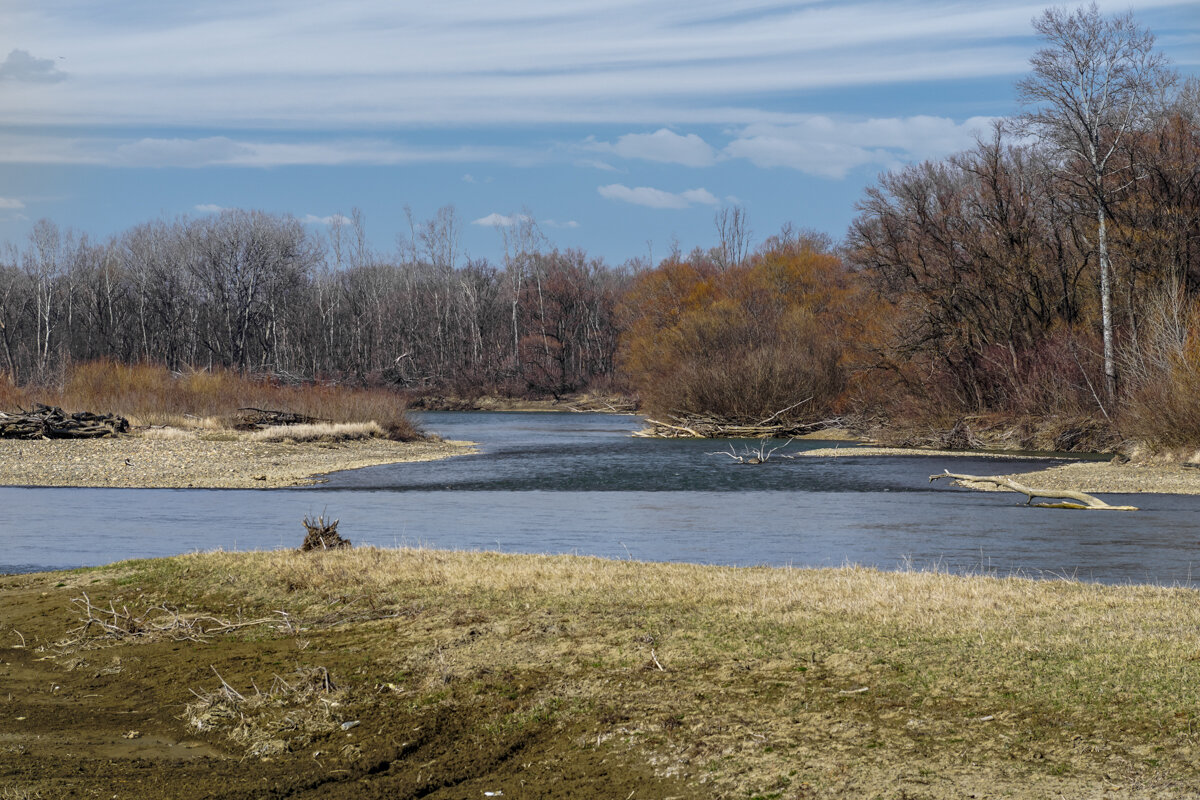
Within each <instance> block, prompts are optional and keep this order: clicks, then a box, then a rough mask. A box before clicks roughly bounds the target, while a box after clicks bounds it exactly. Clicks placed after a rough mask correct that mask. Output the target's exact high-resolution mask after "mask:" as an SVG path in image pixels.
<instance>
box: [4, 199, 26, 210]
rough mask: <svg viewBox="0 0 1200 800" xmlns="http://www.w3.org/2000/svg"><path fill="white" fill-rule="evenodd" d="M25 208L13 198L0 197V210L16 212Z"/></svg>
mask: <svg viewBox="0 0 1200 800" xmlns="http://www.w3.org/2000/svg"><path fill="white" fill-rule="evenodd" d="M24 207H25V204H24V203H22V202H21V201H20V200H17V199H16V198H15V197H0V209H4V210H5V211H10V210H11V211H17V210H19V209H22V208H24Z"/></svg>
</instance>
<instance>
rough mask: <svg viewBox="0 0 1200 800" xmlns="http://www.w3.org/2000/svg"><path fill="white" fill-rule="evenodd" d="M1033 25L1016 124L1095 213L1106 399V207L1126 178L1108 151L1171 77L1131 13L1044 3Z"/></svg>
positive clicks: (1112, 378)
mask: <svg viewBox="0 0 1200 800" xmlns="http://www.w3.org/2000/svg"><path fill="white" fill-rule="evenodd" d="M1033 27H1034V29H1035V30H1036V31H1037V32H1038V34H1040V35H1041V36H1042V38H1043V39H1044V40H1045V41H1046V44H1047V46H1046V47H1044V48H1042V49H1041V50H1039V51H1038V52H1037V53H1036V54H1035V55H1034V56H1033V58H1032V59H1031V61H1030V63H1031V65H1032V67H1033V74H1032V75H1030V76H1029V77H1027V78H1025V79H1024V80H1022V81H1020V82H1019V83H1018V84H1017V91H1018V96H1019V97H1020V99H1021V101H1022V103H1024V104H1025V106H1026V107H1027V109H1028V110H1027V111H1026V113H1025V115H1024V117H1023V118H1022V121H1023V123H1024V126H1025V127H1026V128H1027V129H1028V130H1030V131H1031V132H1034V133H1037V134H1039V135H1040V137H1041V139H1042V141H1043V142H1044V143H1045V144H1046V145H1048V146H1050V147H1052V148H1053V149H1054V150H1056V151H1057V153H1058V155H1059V157H1060V166H1061V168H1062V171H1063V175H1064V177H1066V178H1067V179H1068V180H1069V181H1071V182H1072V184H1073V185H1075V187H1076V188H1077V190H1078V191H1079V193H1080V194H1081V195H1083V196H1084V197H1085V198H1086V199H1087V200H1088V201H1089V204H1090V205H1091V206H1092V209H1091V210H1092V212H1093V213H1094V214H1095V219H1096V243H1095V250H1096V255H1097V258H1098V260H1099V268H1100V302H1101V326H1102V329H1103V336H1104V373H1105V375H1106V376H1107V389H1108V395H1109V398H1110V399H1111V398H1112V397H1113V396H1114V395H1115V394H1116V390H1117V370H1116V361H1115V353H1114V347H1113V321H1112V318H1113V314H1112V294H1113V291H1112V264H1111V261H1110V257H1109V251H1108V232H1107V223H1108V218H1109V209H1108V207H1109V204H1110V203H1111V202H1112V200H1113V198H1114V197H1115V195H1116V194H1117V193H1118V192H1119V191H1121V189H1122V188H1124V187H1122V185H1121V184H1122V183H1124V182H1127V180H1128V179H1129V178H1128V176H1123V175H1121V174H1118V173H1119V171H1120V167H1119V160H1118V159H1114V157H1113V156H1114V155H1115V154H1116V153H1117V152H1118V148H1120V147H1121V145H1122V143H1123V140H1124V139H1125V137H1127V136H1129V135H1131V133H1132V132H1133V131H1134V130H1135V129H1136V128H1137V127H1138V126H1139V124H1140V123H1142V122H1143V121H1145V120H1146V118H1147V117H1148V116H1149V114H1150V112H1151V110H1152V109H1153V108H1154V106H1155V103H1156V101H1157V100H1158V99H1159V97H1160V95H1161V91H1162V90H1163V89H1165V88H1166V87H1167V86H1169V85H1170V84H1171V83H1173V82H1174V79H1175V77H1174V74H1173V73H1172V72H1171V71H1170V70H1169V69H1167V66H1166V63H1167V62H1166V58H1165V56H1163V55H1162V54H1160V53H1158V52H1156V51H1155V49H1154V35H1153V34H1151V33H1150V32H1149V31H1145V30H1143V29H1141V28H1140V27H1139V26H1138V25H1137V23H1136V22H1134V19H1133V15H1132V14H1128V13H1127V14H1123V15H1121V16H1118V17H1113V18H1112V19H1105V18H1104V17H1102V16H1101V15H1100V11H1099V9H1098V8H1097V7H1096V4H1095V3H1092V4H1091V5H1090V6H1088V7H1087V8H1080V9H1077V10H1075V11H1073V12H1068V11H1067V10H1065V9H1062V8H1051V9H1047V10H1046V11H1045V12H1043V13H1042V15H1041V16H1040V17H1038V18H1037V19H1035V20H1034V21H1033Z"/></svg>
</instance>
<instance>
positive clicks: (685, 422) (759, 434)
mask: <svg viewBox="0 0 1200 800" xmlns="http://www.w3.org/2000/svg"><path fill="white" fill-rule="evenodd" d="M669 419H670V420H671V422H663V421H661V420H657V419H651V418H650V417H646V423H647V427H646V428H643V429H642V430H640V431H638V432H637V433H635V434H633V435H634V436H641V437H645V438H655V439H766V438H770V439H791V438H794V437H796V436H804V435H806V434H809V433H816V432H817V431H823V430H827V429H829V428H839V427H842V425H843V421H842V420H841V419H826V420H821V421H820V422H771V421H770V420H764V421H762V422H757V423H754V422H749V423H747V422H737V421H730V420H723V419H719V418H716V417H669Z"/></svg>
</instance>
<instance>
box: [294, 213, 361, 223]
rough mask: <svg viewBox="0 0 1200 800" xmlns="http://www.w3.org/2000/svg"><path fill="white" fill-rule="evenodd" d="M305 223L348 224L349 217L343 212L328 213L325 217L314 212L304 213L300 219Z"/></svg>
mask: <svg viewBox="0 0 1200 800" xmlns="http://www.w3.org/2000/svg"><path fill="white" fill-rule="evenodd" d="M300 221H301V222H303V223H304V224H305V225H349V224H350V218H349V217H347V216H345V215H344V214H330V215H329V216H327V217H319V216H317V215H316V214H305V215H304V216H303V217H302V218H301V219H300Z"/></svg>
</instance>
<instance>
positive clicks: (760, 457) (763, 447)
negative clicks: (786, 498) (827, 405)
mask: <svg viewBox="0 0 1200 800" xmlns="http://www.w3.org/2000/svg"><path fill="white" fill-rule="evenodd" d="M794 438H795V437H793V438H792V439H788V440H787V441H786V442H784V443H783V444H781V445H776V446H775V447H772V448H771V449H770V450H768V449H767V440H766V439H763V440H762V441H761V442H759V445H758V449H757V450H755V449H754V448H753V447H750V446H749V445H747V446H746V447H744V448H743V449H742V452H741V453H738V452H737V451H735V450H734V449H733V445H732V444H731V445H729V452H725V451H724V450H718V451H716V452H712V453H705V455H710V456H729V457H730V458H732V459H733V460H734V461H736V462H737V463H739V464H765V463H767V462H768V461H770V460H771V456H772V455H774V454H775V452H776V451H777V450H782V449H783V448H785V447H787V446H788V445H789V444H791V443H792V441H793V439H794ZM784 458H788V456H784Z"/></svg>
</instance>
